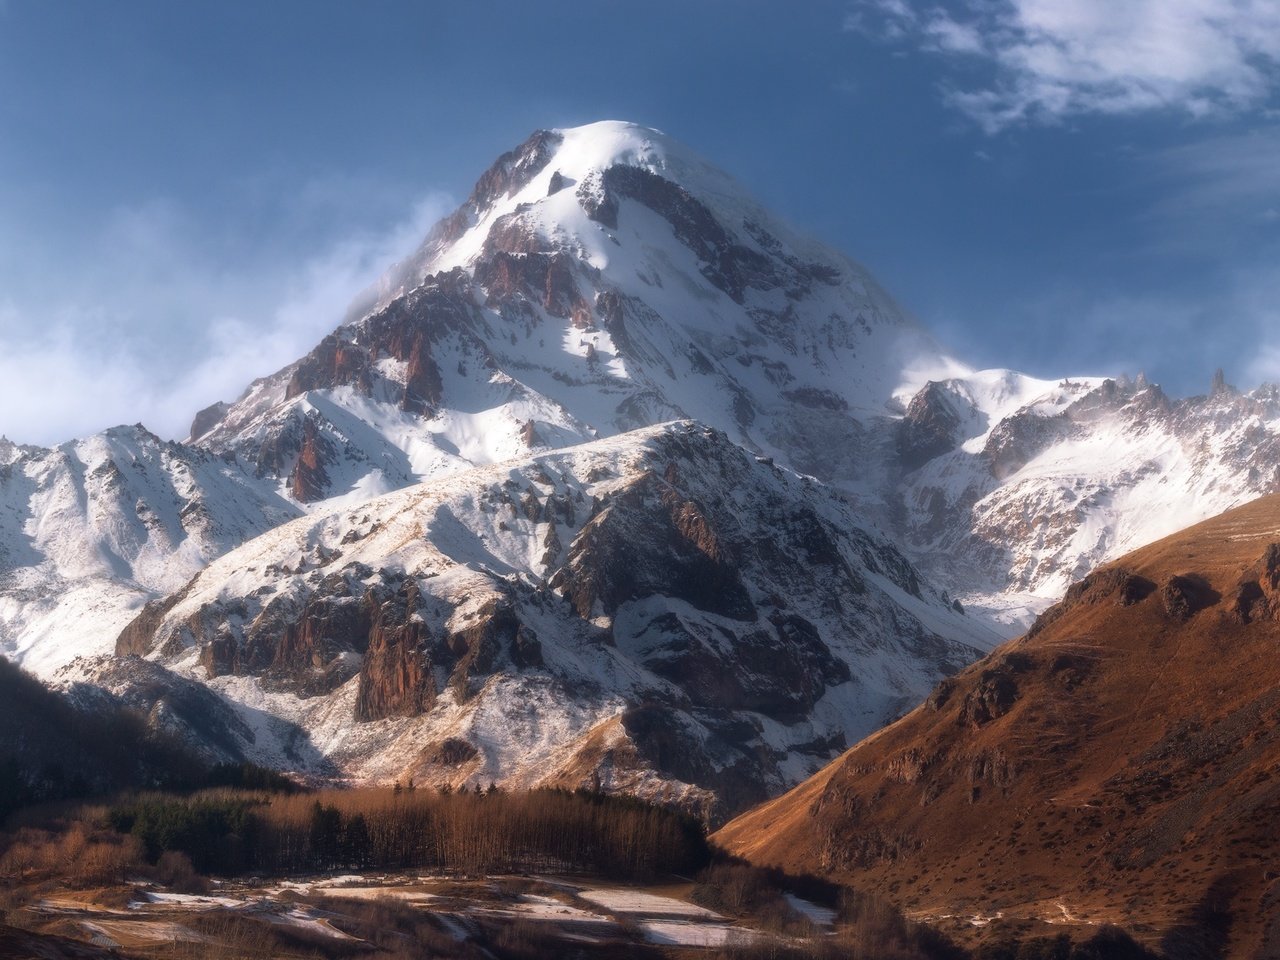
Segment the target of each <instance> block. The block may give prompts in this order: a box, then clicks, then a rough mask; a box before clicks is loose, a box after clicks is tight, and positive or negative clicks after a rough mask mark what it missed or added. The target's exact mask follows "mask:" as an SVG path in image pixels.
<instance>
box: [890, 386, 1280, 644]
mask: <svg viewBox="0 0 1280 960" xmlns="http://www.w3.org/2000/svg"><path fill="white" fill-rule="evenodd" d="M897 430H898V435H899V441H900V443H899V448H900V452H901V454H902V455H903V457H904V461H905V462H904V463H903V467H904V468H905V469H907V470H910V472H909V473H907V474H906V476H905V477H903V479H902V481H901V486H900V487H899V492H900V495H901V497H902V505H903V509H902V513H901V514H900V516H901V517H902V521H901V526H900V527H899V530H900V533H901V537H902V542H903V544H904V548H905V549H906V550H907V551H908V553H909V554H910V555H911V556H913V557H915V558H917V559H918V560H919V562H920V563H921V565H922V567H923V568H924V569H925V570H927V571H929V572H930V573H931V574H932V575H933V576H934V578H935V579H936V580H937V581H938V582H940V583H941V584H942V585H944V586H947V587H950V588H951V590H952V591H953V592H954V593H955V594H957V595H958V596H960V597H961V598H962V599H963V600H964V601H965V602H966V603H967V604H969V605H970V606H971V607H974V608H976V610H975V612H978V613H987V614H990V615H991V617H992V619H993V620H995V621H996V622H997V623H999V622H1000V621H1002V620H1003V621H1004V623H1005V625H1006V629H1005V632H1007V633H1009V634H1012V633H1014V632H1016V630H1017V629H1018V628H1019V627H1020V626H1025V625H1026V623H1027V616H1028V614H1029V613H1031V612H1035V611H1039V610H1042V609H1043V608H1045V607H1046V606H1048V605H1049V604H1050V603H1051V602H1053V601H1054V600H1056V599H1057V598H1059V597H1061V596H1062V594H1063V593H1064V592H1065V590H1066V588H1067V587H1068V586H1069V585H1070V584H1071V582H1072V581H1074V580H1077V579H1079V578H1081V577H1083V576H1085V575H1086V574H1087V573H1088V572H1089V571H1090V570H1092V569H1094V568H1095V567H1097V566H1098V565H1099V564H1101V563H1103V562H1105V561H1107V560H1110V559H1114V558H1115V557H1116V556H1119V555H1123V554H1124V553H1126V552H1128V551H1130V550H1133V549H1135V548H1137V547H1139V546H1142V545H1144V544H1147V543H1150V542H1152V541H1154V540H1158V539H1160V538H1161V537H1164V536H1168V535H1169V534H1171V533H1174V532H1176V531H1178V530H1180V529H1182V528H1184V527H1186V526H1188V525H1189V524H1191V523H1195V522H1198V521H1199V520H1202V519H1204V518H1206V517H1211V516H1214V515H1216V514H1218V513H1221V512H1222V511H1224V510H1227V509H1229V508H1231V507H1233V506H1237V505H1239V504H1242V503H1245V502H1247V501H1249V500H1252V499H1254V498H1256V497H1258V496H1261V495H1263V494H1266V493H1270V492H1274V491H1276V490H1277V489H1280V389H1277V388H1276V387H1274V386H1262V387H1259V388H1258V389H1256V390H1253V391H1251V392H1249V393H1239V392H1237V391H1235V390H1234V389H1232V388H1231V387H1229V386H1226V385H1225V384H1222V383H1220V382H1219V383H1217V384H1216V385H1215V387H1214V389H1213V391H1212V392H1211V393H1210V394H1208V395H1206V396H1199V397H1192V398H1189V399H1184V400H1176V401H1175V400H1170V399H1169V398H1168V397H1167V396H1165V394H1164V393H1163V392H1162V391H1161V390H1160V388H1159V387H1158V386H1154V385H1152V384H1148V383H1147V382H1146V381H1145V380H1144V379H1143V378H1141V377H1139V378H1138V379H1137V381H1135V382H1130V381H1127V380H1124V379H1121V380H1119V381H1117V380H1099V379H1090V380H1079V379H1077V380H1063V381H1060V382H1058V383H1047V382H1043V381H1036V380H1032V379H1030V378H1028V377H1025V376H1022V375H1020V374H1015V373H1011V372H1009V371H984V372H982V373H978V374H973V375H970V376H968V377H964V378H956V379H952V380H948V381H943V382H934V383H930V384H928V385H927V386H926V387H925V388H924V389H922V390H921V391H919V392H918V393H917V394H916V395H915V397H914V398H913V399H912V400H911V401H910V404H909V406H908V412H907V415H906V416H905V417H904V418H903V419H902V420H901V421H899V422H898V424H897ZM957 570H962V571H963V579H962V578H961V577H958V576H957V575H956V572H955V571H957Z"/></svg>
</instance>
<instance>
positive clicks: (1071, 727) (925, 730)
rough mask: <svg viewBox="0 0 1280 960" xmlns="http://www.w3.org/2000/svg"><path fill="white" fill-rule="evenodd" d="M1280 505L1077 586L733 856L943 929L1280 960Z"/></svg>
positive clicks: (798, 793) (799, 793) (800, 790)
mask: <svg viewBox="0 0 1280 960" xmlns="http://www.w3.org/2000/svg"><path fill="white" fill-rule="evenodd" d="M1278 643H1280V497H1267V498H1264V499H1261V500H1258V501H1256V502H1254V503H1251V504H1249V505H1247V506H1245V507H1241V508H1238V509H1235V510H1232V511H1230V512H1227V513H1225V514H1223V515H1222V516H1220V517H1217V518H1215V519H1213V520H1209V521H1207V522H1204V523H1201V524H1199V525H1197V526H1194V527H1192V528H1190V529H1189V530H1187V531H1185V532H1182V533H1179V534H1177V535H1176V536H1173V537H1170V538H1167V539H1164V540H1161V541H1159V542H1157V543H1155V544H1152V545H1150V546H1147V547H1145V548H1143V549H1141V550H1138V551H1136V552H1134V553H1131V554H1129V555H1127V556H1125V557H1124V558H1122V559H1121V560H1119V561H1118V562H1116V563H1114V564H1110V565H1107V566H1105V567H1103V568H1101V569H1099V570H1098V571H1096V572H1094V573H1092V574H1090V575H1089V576H1088V577H1087V578H1085V579H1084V580H1082V581H1080V582H1079V583H1077V584H1075V585H1074V586H1073V587H1072V588H1071V589H1070V590H1069V591H1068V592H1067V595H1066V598H1065V599H1064V600H1063V601H1062V602H1061V603H1059V604H1057V605H1056V606H1054V607H1052V608H1051V609H1049V610H1048V611H1047V612H1046V613H1045V614H1044V615H1043V616H1041V617H1040V619H1039V620H1038V621H1037V623H1036V625H1035V627H1034V628H1033V629H1032V630H1031V631H1030V632H1029V633H1028V634H1027V635H1026V636H1025V637H1022V638H1020V639H1018V640H1016V641H1013V642H1011V643H1008V644H1006V645H1004V646H1002V647H1000V648H999V649H998V650H996V651H995V652H993V653H992V654H991V655H989V656H988V657H987V658H985V659H983V660H981V661H979V662H978V663H976V664H974V665H973V666H971V667H969V668H968V669H967V670H965V671H963V672H962V673H960V674H958V675H957V676H955V677H953V678H949V679H947V680H944V681H943V682H942V683H941V684H940V685H939V686H938V687H937V688H936V689H935V690H934V692H933V693H932V695H931V696H930V697H929V698H928V700H927V701H926V702H925V703H924V704H923V705H921V706H920V707H918V708H917V709H915V710H914V711H913V712H912V713H910V714H908V715H907V716H906V717H904V718H903V719H902V720H900V721H898V722H897V723H895V724H893V725H892V726H890V727H888V728H886V729H884V730H882V731H880V732H879V733H877V734H875V735H873V736H871V737H869V738H868V739H866V740H864V741H863V742H862V743H860V744H858V745H857V746H855V747H854V748H853V749H852V750H850V751H849V752H848V753H846V754H845V755H844V756H843V757H841V758H840V759H839V760H837V761H836V762H835V763H833V764H831V765H830V766H829V767H827V768H826V769H825V770H823V771H822V772H821V773H819V774H818V775H817V776H815V777H813V778H812V779H810V780H809V781H807V782H806V783H804V784H802V785H801V786H799V787H797V788H796V789H795V790H793V791H791V792H790V793H788V794H786V795H784V796H782V797H780V798H778V799H776V800H774V801H771V802H769V803H767V804H765V805H763V806H761V807H759V808H757V809H755V810H753V811H751V812H749V813H748V814H746V815H744V816H742V817H741V818H739V819H737V820H735V821H733V822H732V823H730V824H729V825H728V826H727V827H725V828H724V829H723V830H722V831H721V832H720V833H718V834H717V835H716V836H715V838H714V839H715V841H716V842H718V843H719V844H721V845H722V846H724V847H725V848H726V849H728V850H729V851H730V852H732V853H735V854H738V855H741V856H744V857H747V858H749V859H751V860H753V861H755V862H757V863H762V864H775V865H779V866H783V867H785V868H787V869H790V870H795V871H802V872H803V871H811V872H815V873H820V874H825V875H827V876H832V877H837V878H842V879H852V878H855V877H856V878H857V882H858V883H861V884H864V885H874V886H876V887H878V888H880V889H883V890H885V891H886V892H887V893H888V895H890V896H891V897H892V898H893V899H895V900H896V901H897V902H899V903H900V904H902V905H903V906H905V907H907V908H909V909H911V910H913V911H915V912H917V913H920V914H925V915H929V916H962V917H986V918H990V917H993V916H996V915H997V914H999V915H1000V916H1003V917H1004V918H1006V919H1016V918H1019V917H1036V918H1040V919H1043V920H1047V921H1050V922H1078V923H1088V924H1094V923H1108V922H1109V923H1119V924H1123V925H1125V926H1127V927H1129V928H1130V929H1131V930H1132V931H1133V932H1135V933H1136V934H1139V935H1140V936H1142V937H1144V938H1145V939H1148V940H1149V941H1151V942H1153V943H1156V944H1158V945H1160V946H1161V947H1162V948H1163V949H1164V950H1165V951H1167V952H1168V954H1169V955H1170V956H1226V957H1253V956H1274V955H1275V954H1276V950H1277V948H1278V947H1280V878H1278V877H1277V873H1276V869H1275V865H1276V862H1277V857H1280V846H1278V844H1280V837H1278V836H1277V834H1276V831H1275V824H1276V821H1277V817H1278V816H1280V778H1277V776H1276V772H1277V770H1278V769H1280V659H1278V658H1277V656H1276V650H1277V644H1278Z"/></svg>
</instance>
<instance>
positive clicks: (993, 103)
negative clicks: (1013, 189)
mask: <svg viewBox="0 0 1280 960" xmlns="http://www.w3.org/2000/svg"><path fill="white" fill-rule="evenodd" d="M845 28H846V29H847V30H851V31H856V32H860V33H864V34H867V35H869V36H872V37H875V38H876V39H879V40H883V41H886V42H892V43H900V44H912V45H914V46H917V47H919V48H920V49H923V50H925V51H928V52H932V53H935V54H939V55H944V56H947V57H949V58H952V59H953V60H960V59H963V60H966V61H969V63H968V64H967V65H961V64H959V63H956V64H954V66H955V67H957V68H959V69H958V70H956V72H955V74H953V75H952V77H951V78H950V79H948V80H947V81H946V83H945V85H944V91H945V93H944V95H945V97H946V99H947V100H948V101H949V102H950V103H951V104H952V105H953V106H955V107H956V108H958V109H959V110H961V111H963V112H964V113H965V114H967V115H968V116H969V117H971V118H972V119H973V120H974V121H975V122H976V123H977V124H978V125H979V126H980V127H981V128H982V129H983V130H985V131H986V132H988V133H995V132H998V131H1000V130H1002V129H1005V128H1007V127H1010V126H1016V125H1019V124H1026V123H1055V122H1060V121H1063V120H1065V119H1068V118H1070V117H1073V116H1081V115H1085V114H1113V115H1115V114H1132V113H1137V112H1141V111H1150V110H1175V111H1178V112H1181V113H1184V114H1186V115H1189V116H1192V117H1200V116H1206V115H1214V114H1230V113H1238V112H1242V111H1247V110H1253V109H1257V108H1264V107H1266V106H1267V105H1268V103H1269V101H1271V99H1272V98H1273V96H1274V94H1275V91H1276V88H1277V85H1278V84H1280V2H1277V0H1123V2H1120V3H1116V2H1114V0H994V2H990V0H963V2H960V3H956V4H952V5H950V6H948V7H943V6H939V5H935V4H930V3H916V2H909V0H862V2H860V3H858V4H857V5H856V6H854V7H853V8H852V9H851V10H850V11H849V12H848V14H847V16H846V18H845ZM966 67H967V68H966ZM974 68H976V71H975V69H974ZM960 73H963V75H964V77H965V79H963V80H962V79H958V78H957V76H956V74H960Z"/></svg>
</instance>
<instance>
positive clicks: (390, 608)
mask: <svg viewBox="0 0 1280 960" xmlns="http://www.w3.org/2000/svg"><path fill="white" fill-rule="evenodd" d="M966 640H968V641H970V642H965V641H966ZM986 642H989V638H988V636H987V635H986V634H985V633H984V631H983V630H982V628H981V627H979V626H978V625H977V624H975V623H973V622H972V621H971V620H969V619H968V618H966V617H964V616H963V615H961V614H960V613H959V612H957V610H956V609H954V607H953V606H952V605H951V604H950V603H949V602H948V601H947V600H946V599H945V598H943V597H942V596H940V595H939V594H938V593H937V592H935V591H934V590H933V589H932V588H930V587H929V586H928V585H927V584H925V583H924V582H922V581H921V579H920V578H919V576H918V575H917V573H916V571H915V570H914V568H913V567H912V566H911V564H910V563H908V562H907V561H906V559H905V558H904V557H903V556H902V555H901V554H900V553H899V552H898V551H897V550H896V549H895V548H894V547H892V546H891V545H890V544H889V543H888V542H886V541H885V540H883V539H882V538H880V537H879V536H877V535H875V534H873V533H870V532H868V531H866V530H865V529H863V528H862V527H861V526H860V524H859V523H858V521H857V518H856V515H855V514H854V513H853V512H852V511H851V510H850V508H849V507H848V506H847V505H846V504H844V503H842V502H841V501H840V500H839V499H837V498H836V497H834V496H833V495H832V494H831V492H830V491H829V490H828V489H826V488H824V487H823V486H822V485H820V484H818V483H816V482H814V481H812V480H810V479H807V478H804V477H800V476H797V475H795V474H793V473H790V472H788V471H785V470H783V469H781V468H779V467H777V466H774V465H773V464H771V463H769V462H766V461H764V459H763V458H756V457H753V456H751V455H750V454H748V453H746V452H745V451H743V450H742V449H741V448H740V447H738V446H737V445H735V444H733V443H732V442H730V441H729V439H728V438H727V437H725V436H724V435H723V434H721V433H719V432H717V431H713V430H710V429H708V428H706V427H704V426H701V425H697V424H691V423H678V424H672V425H666V426H660V427H654V428H648V429H645V430H641V431H636V432H633V433H630V434H625V435H623V436H620V437H617V438H613V439H609V440H601V441H596V442H593V443H590V444H585V445H582V446H579V447H575V448H571V449H568V450H564V451H558V452H553V453H547V454H542V455H536V456H534V455H530V456H526V457H525V458H522V459H520V460H514V461H508V462H506V463H503V464H498V465H493V466H490V467H485V468H477V469H474V470H472V471H469V472H465V473H460V474H456V475H454V476H453V477H450V478H448V479H444V480H437V481H433V482H431V483H428V484H422V485H418V486H415V487H411V488H408V489H406V490H404V491H400V492H397V493H394V494H390V495H387V496H385V497H382V498H378V499H375V500H372V501H369V502H366V503H362V504H359V505H355V506H349V507H341V508H338V509H335V510H332V511H330V512H327V513H321V514H315V515H313V516H311V517H308V518H305V519H302V520H297V521H294V522H293V523H290V524H286V525H284V526H282V527H279V528H278V529H276V530H273V531H271V532H269V533H267V534H264V535H262V536H259V537H258V538H256V539H254V540H252V541H251V542H249V543H248V544H246V545H245V546H243V547H241V548H239V549H237V550H234V551H232V552H231V553H229V554H227V555H226V556H224V557H223V558H221V559H220V560H218V561H216V562H214V563H213V564H211V565H210V566H209V567H207V568H206V569H205V570H204V571H202V572H201V573H200V574H198V575H197V576H195V577H194V578H193V579H192V580H191V581H190V582H189V583H188V584H187V585H186V586H185V587H183V588H182V589H181V590H180V591H178V592H176V593H174V594H173V595H171V596H170V597H168V598H167V599H165V600H162V601H156V602H153V603H152V604H150V605H148V606H147V608H146V609H145V610H144V611H143V612H142V614H141V615H140V616H139V617H138V618H137V619H136V620H135V621H134V622H133V623H131V624H130V625H129V626H128V627H127V628H126V629H125V630H124V631H123V632H122V633H121V635H120V638H119V642H118V653H119V654H120V655H121V657H123V658H125V659H123V660H120V659H111V660H104V661H102V662H101V663H99V664H97V665H96V666H95V667H93V668H92V669H90V671H89V673H88V675H87V676H86V679H88V680H91V681H94V682H96V683H98V684H99V685H102V686H105V687H108V688H115V687H121V686H129V684H128V683H127V682H126V681H127V679H128V678H127V677H122V676H121V670H122V669H124V670H132V669H140V668H141V664H142V663H146V664H148V665H149V667H148V668H149V669H152V670H163V671H165V672H167V673H169V674H171V675H172V676H173V677H174V684H175V687H176V688H178V689H180V688H181V687H182V685H183V684H184V683H190V682H192V681H198V682H199V683H202V684H207V685H208V686H209V687H210V688H212V689H213V690H214V691H216V692H217V693H218V694H219V695H220V696H221V697H223V698H224V699H225V700H226V701H227V702H228V703H229V704H230V706H231V707H232V708H233V709H234V710H235V711H236V712H237V714H238V716H239V719H240V720H241V721H242V724H241V727H242V728H243V729H241V730H239V731H237V730H235V729H229V730H228V731H227V732H228V733H229V735H230V736H231V737H232V739H233V740H234V741H235V742H234V747H235V748H236V750H238V752H239V753H240V754H241V755H243V756H247V757H250V758H252V759H255V760H258V761H259V762H266V763H270V764H273V765H276V766H280V765H283V764H297V763H298V762H299V761H300V760H307V758H306V757H303V756H300V755H296V754H295V755H290V754H289V750H290V749H291V748H292V749H296V747H297V744H296V743H295V742H292V741H291V740H290V733H291V732H296V731H303V732H304V733H305V737H306V739H307V742H308V744H309V745H310V746H309V747H308V749H314V751H315V755H314V756H312V757H311V758H310V763H311V764H312V766H311V772H316V773H338V774H341V775H345V776H350V777H352V778H357V779H379V780H384V781H385V780H389V779H392V778H401V779H405V778H408V777H413V778H414V779H415V780H416V781H417V782H418V783H435V784H444V783H448V784H451V785H453V786H458V785H460V784H463V783H471V784H482V785H487V784H488V783H489V782H490V781H491V780H492V781H497V782H498V783H500V784H507V785H511V786H533V785H540V784H557V785H566V786H572V787H578V786H589V785H591V784H593V783H596V782H598V783H600V784H601V785H602V786H603V787H605V788H607V789H611V790H626V791H629V792H634V793H638V794H641V795H645V796H654V797H659V798H668V799H674V800H677V801H680V802H683V803H686V804H688V805H690V806H691V807H694V808H697V809H701V810H703V811H704V812H707V813H708V814H710V815H713V816H714V815H716V814H718V813H720V812H723V811H733V810H736V809H741V808H742V807H743V806H745V805H746V804H748V803H750V802H754V801H758V800H760V799H763V798H765V797H766V796H769V795H771V794H775V793H777V792H778V791H779V790H781V789H784V788H785V787H786V786H788V785H790V784H793V783H795V782H797V781H798V780H800V779H801V778H802V777H804V776H805V775H807V774H808V773H810V772H812V771H813V770H815V769H817V768H818V766H820V765H821V764H822V763H823V762H825V761H826V760H828V759H830V758H831V757H833V756H835V755H836V754H837V753H838V752H839V751H840V750H842V749H843V748H844V747H846V746H847V743H848V741H847V739H846V738H847V737H851V736H858V735H861V734H865V733H868V732H870V731H872V730H874V729H876V728H877V727H879V726H881V725H882V724H883V723H884V722H886V721H887V720H888V719H890V718H892V717H893V716H894V715H895V714H896V713H898V712H899V711H900V710H901V709H903V708H904V707H905V706H906V705H908V704H910V703H912V702H914V701H915V700H916V699H917V698H918V697H919V696H920V692H921V690H923V689H927V688H928V687H929V686H930V685H932V683H933V682H934V681H935V680H936V679H937V678H938V677H939V676H942V675H946V674H949V673H952V672H954V671H955V670H956V669H958V668H960V667H961V666H963V665H964V664H966V663H968V662H970V661H971V660H972V659H973V658H974V657H976V656H977V655H978V651H977V649H976V646H977V645H978V644H983V643H986ZM139 657H141V658H146V659H145V660H141V661H139V660H137V658H139ZM122 665H123V666H122ZM79 668H80V669H84V665H83V664H81V665H80V666H79ZM95 671H96V672H95ZM154 695H155V697H156V699H157V700H163V699H164V698H166V697H168V696H170V695H171V694H170V693H169V691H168V689H166V687H165V686H164V685H163V684H157V686H156V687H155V689H154ZM264 716H270V717H274V718H282V719H283V720H285V721H288V723H289V724H290V726H289V727H288V728H280V727H274V726H272V725H271V724H270V723H263V722H260V718H262V717H264ZM255 717H257V718H259V720H255ZM246 731H247V732H248V734H249V735H247V736H246V735H245V733H246Z"/></svg>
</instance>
